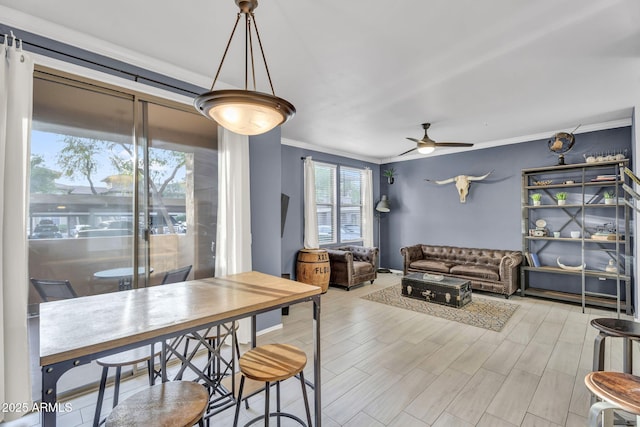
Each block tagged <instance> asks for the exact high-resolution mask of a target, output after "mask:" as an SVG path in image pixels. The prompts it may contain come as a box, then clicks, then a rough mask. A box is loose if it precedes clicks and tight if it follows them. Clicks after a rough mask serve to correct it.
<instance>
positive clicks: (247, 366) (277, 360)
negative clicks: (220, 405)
mask: <svg viewBox="0 0 640 427" xmlns="http://www.w3.org/2000/svg"><path fill="white" fill-rule="evenodd" d="M306 364H307V355H306V354H305V353H304V351H302V350H300V349H299V348H297V347H294V346H292V345H289V344H267V345H263V346H259V347H255V348H253V349H251V350H249V351H247V352H246V353H244V354H243V355H242V356H241V357H240V359H239V360H238V365H239V366H240V372H241V373H242V376H241V378H240V390H239V392H238V400H237V402H236V414H235V417H234V419H233V426H234V427H236V426H237V425H238V415H239V414H240V406H241V404H242V391H243V388H244V382H245V379H246V378H248V379H250V380H254V381H260V382H263V383H264V391H265V396H264V400H265V408H264V415H260V416H258V417H256V418H254V419H252V420H251V421H249V422H248V423H247V424H245V427H246V426H249V425H251V424H253V423H255V422H256V421H258V420H261V419H263V418H264V425H265V426H266V427H268V426H269V417H278V425H279V424H280V417H287V418H291V419H292V420H295V421H297V422H298V423H300V424H301V425H303V426H304V425H305V423H304V421H302V420H301V419H300V418H298V417H297V416H295V415H293V414H288V413H285V412H280V381H283V380H286V379H288V378H291V377H293V376H296V375H298V374H299V377H300V384H301V385H302V397H303V399H304V407H305V409H306V412H307V424H306V426H307V427H311V412H310V411H309V400H308V398H307V389H306V387H305V381H304V373H303V369H304V367H305V366H306ZM272 383H275V384H276V402H277V407H276V412H269V388H270V387H271V384H272Z"/></svg>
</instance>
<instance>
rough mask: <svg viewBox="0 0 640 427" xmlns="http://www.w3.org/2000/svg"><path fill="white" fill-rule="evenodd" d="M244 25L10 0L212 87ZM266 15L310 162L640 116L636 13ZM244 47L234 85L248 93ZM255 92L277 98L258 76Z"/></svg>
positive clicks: (569, 6)
mask: <svg viewBox="0 0 640 427" xmlns="http://www.w3.org/2000/svg"><path fill="white" fill-rule="evenodd" d="M151 5H153V9H150V8H149V7H150V6H151ZM237 11H238V9H237V7H236V5H235V3H234V1H233V0H188V1H184V2H176V1H168V0H154V1H153V2H141V1H130V0H110V1H107V2H91V1H86V0H64V1H46V2H43V1H41V0H0V22H2V23H4V24H7V25H13V26H15V27H17V28H21V29H23V30H27V31H30V32H34V33H37V34H41V35H44V36H47V37H52V38H55V39H58V40H61V41H63V42H66V43H69V44H73V45H76V46H78V47H82V48H85V49H90V50H92V51H97V52H99V53H104V54H108V55H110V56H113V57H116V58H117V59H121V60H126V61H128V62H131V63H134V64H135V65H139V66H143V67H146V68H149V69H152V70H154V71H158V72H161V73H163V74H168V75H170V76H172V77H176V78H180V79H183V80H187V81H190V82H192V83H196V84H199V85H202V86H207V87H208V86H209V85H210V84H211V82H212V80H213V76H214V74H215V71H216V68H217V66H218V64H219V62H220V58H221V56H222V52H223V50H224V47H225V44H226V42H227V40H228V37H229V34H230V33H231V28H232V26H233V23H234V21H235V17H236V13H237ZM255 15H256V20H257V24H258V27H259V29H260V34H261V37H262V41H263V44H264V48H265V52H266V56H267V60H268V62H269V68H270V71H271V76H272V79H273V83H274V86H275V91H276V94H277V95H278V96H280V97H283V98H285V99H287V100H288V101H290V102H292V103H293V104H294V105H295V106H296V108H297V111H298V112H297V114H296V116H295V117H294V118H293V119H292V120H291V121H290V122H288V123H286V124H285V125H284V126H283V128H282V135H283V137H284V138H286V139H287V140H289V143H293V144H300V145H302V146H307V147H309V148H315V149H319V150H322V151H328V152H335V153H343V154H347V155H351V156H354V157H359V158H366V159H370V160H373V161H376V162H383V161H388V160H391V159H393V158H394V157H395V156H396V155H398V154H399V153H402V152H404V151H406V150H408V149H410V148H412V147H413V143H412V142H410V141H408V140H406V139H405V137H414V138H418V139H420V138H421V137H422V135H423V131H422V128H421V126H420V124H421V123H423V122H431V123H432V126H431V129H430V130H429V136H430V137H431V138H432V139H434V140H436V141H441V142H442V141H460V142H472V143H474V144H476V145H475V147H474V148H482V147H488V146H492V145H496V144H500V143H505V142H514V141H522V140H526V139H527V138H530V137H531V136H534V135H537V136H539V137H541V138H542V137H543V136H542V135H547V134H548V136H549V137H550V136H551V133H553V132H555V131H571V130H573V128H574V127H575V126H577V125H578V124H582V127H581V129H582V130H585V129H589V128H590V126H591V128H597V127H602V123H608V122H613V123H621V122H624V121H625V120H627V121H628V119H629V118H630V117H631V114H632V108H633V107H634V106H637V107H638V108H640V1H638V0H617V1H616V0H606V1H605V0H536V1H531V0H482V1H478V0H422V1H409V0H395V1H382V0H369V1H364V0H360V1H344V0H260V5H259V7H258V8H257V9H256V11H255ZM241 36H242V34H238V35H236V38H235V39H234V45H233V46H232V51H231V53H230V56H229V57H228V59H227V60H226V61H225V65H224V67H223V69H222V73H221V76H220V78H219V80H220V81H221V82H223V84H224V83H226V84H229V85H232V86H237V87H243V86H244V71H243V67H244V65H243V62H242V59H241V57H240V55H241V52H242V47H241V43H242V41H243V36H242V37H241ZM236 42H237V43H236ZM258 79H259V82H258V90H260V91H264V92H269V88H268V86H267V83H266V78H265V77H264V73H263V70H262V69H261V68H258ZM216 87H217V86H216ZM604 126H605V127H606V126H607V125H604ZM443 152H445V153H446V152H452V150H450V149H449V151H443ZM410 157H411V156H405V157H403V158H410Z"/></svg>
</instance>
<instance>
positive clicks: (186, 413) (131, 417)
mask: <svg viewBox="0 0 640 427" xmlns="http://www.w3.org/2000/svg"><path fill="white" fill-rule="evenodd" d="M208 404H209V393H207V390H206V388H204V387H203V386H202V385H201V384H198V383H194V382H191V381H170V382H166V383H162V384H156V385H154V386H152V387H149V388H147V389H145V390H142V391H139V392H138V393H136V394H134V395H133V396H131V397H129V398H127V399H126V400H124V401H123V402H122V403H120V404H119V405H118V406H116V407H115V408H114V410H113V411H112V412H111V414H109V416H108V417H107V420H106V423H105V426H106V427H134V426H145V427H146V426H150V425H153V426H157V427H191V426H193V425H194V424H195V423H197V422H198V421H200V420H201V419H202V416H203V415H204V412H205V410H206V409H207V406H208Z"/></svg>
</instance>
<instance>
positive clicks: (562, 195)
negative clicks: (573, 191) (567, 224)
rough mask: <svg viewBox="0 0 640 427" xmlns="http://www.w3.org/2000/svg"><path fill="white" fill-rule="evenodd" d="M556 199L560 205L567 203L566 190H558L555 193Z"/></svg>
mask: <svg viewBox="0 0 640 427" xmlns="http://www.w3.org/2000/svg"><path fill="white" fill-rule="evenodd" d="M556 200H557V201H558V205H560V206H562V205H565V204H566V203H567V192H566V191H558V192H557V193H556Z"/></svg>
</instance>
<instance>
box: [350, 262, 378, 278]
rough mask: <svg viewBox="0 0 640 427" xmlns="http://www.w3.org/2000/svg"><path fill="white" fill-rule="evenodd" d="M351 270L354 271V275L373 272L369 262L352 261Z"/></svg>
mask: <svg viewBox="0 0 640 427" xmlns="http://www.w3.org/2000/svg"><path fill="white" fill-rule="evenodd" d="M353 271H354V272H355V275H356V276H360V275H362V274H369V273H371V272H373V265H371V263H370V262H364V261H353Z"/></svg>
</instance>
